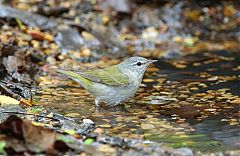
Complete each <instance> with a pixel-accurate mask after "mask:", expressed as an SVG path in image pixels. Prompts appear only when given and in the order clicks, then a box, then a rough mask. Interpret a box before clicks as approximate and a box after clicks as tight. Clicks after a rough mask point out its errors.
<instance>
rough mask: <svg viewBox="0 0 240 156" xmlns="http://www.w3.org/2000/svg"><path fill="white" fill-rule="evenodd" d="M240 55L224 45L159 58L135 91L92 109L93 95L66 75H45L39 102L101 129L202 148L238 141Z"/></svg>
mask: <svg viewBox="0 0 240 156" xmlns="http://www.w3.org/2000/svg"><path fill="white" fill-rule="evenodd" d="M239 60H240V55H239V54H236V53H230V52H225V51H216V52H209V53H197V54H193V55H191V56H187V57H184V58H180V59H176V60H163V59H161V60H160V61H159V62H158V63H156V64H155V65H154V66H151V67H150V68H149V69H148V71H147V73H146V74H145V77H144V80H143V83H142V86H141V88H140V89H139V90H138V92H137V94H136V96H135V97H134V98H131V99H130V100H128V101H126V102H124V103H123V104H121V105H119V106H116V107H107V106H104V104H103V105H102V107H100V108H99V109H98V110H96V108H95V106H94V104H93V97H92V96H91V95H89V94H88V93H87V92H86V91H85V90H84V89H82V88H81V87H79V85H78V84H77V83H75V82H73V81H71V80H69V79H67V78H63V77H64V76H60V75H48V76H45V77H43V79H44V81H42V82H41V84H40V86H41V87H42V90H41V91H40V92H39V93H38V97H39V98H40V104H41V105H45V106H48V107H50V108H54V109H57V110H58V111H59V112H61V113H63V114H65V115H66V116H70V117H75V118H79V122H80V121H82V120H80V119H83V118H89V119H92V120H93V121H94V122H95V123H96V125H97V127H98V129H99V130H100V131H101V133H103V134H106V135H112V136H120V137H127V138H138V139H147V140H152V141H156V142H161V143H165V144H167V145H169V146H172V147H191V148H193V149H201V150H209V151H212V150H220V149H221V150H224V149H237V148H238V147H240V139H239V138H240V127H239V119H238V118H239V95H240V91H239V82H240V81H239V79H240V78H239V71H240V67H239V66H240V62H239Z"/></svg>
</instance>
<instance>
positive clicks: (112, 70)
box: [57, 57, 157, 106]
mask: <svg viewBox="0 0 240 156" xmlns="http://www.w3.org/2000/svg"><path fill="white" fill-rule="evenodd" d="M156 61H157V60H147V59H145V58H143V57H131V58H129V59H127V60H125V61H123V62H121V63H120V64H117V65H113V66H110V67H107V68H103V69H95V70H86V71H78V72H73V71H66V70H57V71H58V72H59V73H62V74H64V75H67V76H68V77H69V78H71V79H73V80H75V81H76V82H78V83H80V85H81V86H82V87H84V88H85V89H86V90H87V91H88V92H89V93H90V94H92V95H94V96H95V105H96V106H98V104H99V102H100V101H104V102H106V103H107V104H108V105H111V106H115V105H117V104H119V103H121V102H122V101H124V100H126V99H128V98H129V97H132V96H133V95H134V94H135V93H136V91H137V89H138V88H139V86H140V84H141V81H142V78H143V75H144V73H145V71H146V69H147V67H148V65H149V64H151V63H153V62H156Z"/></svg>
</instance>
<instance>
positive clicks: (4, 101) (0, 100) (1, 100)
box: [0, 95, 19, 105]
mask: <svg viewBox="0 0 240 156" xmlns="http://www.w3.org/2000/svg"><path fill="white" fill-rule="evenodd" d="M0 104H1V105H10V104H13V105H18V104H19V101H18V100H16V99H14V98H11V97H9V96H4V95H0Z"/></svg>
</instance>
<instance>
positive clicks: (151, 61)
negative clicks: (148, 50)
mask: <svg viewBox="0 0 240 156" xmlns="http://www.w3.org/2000/svg"><path fill="white" fill-rule="evenodd" d="M157 61H158V60H148V61H147V63H148V64H150V63H153V62H157Z"/></svg>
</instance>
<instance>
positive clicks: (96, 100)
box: [94, 99, 99, 107]
mask: <svg viewBox="0 0 240 156" xmlns="http://www.w3.org/2000/svg"><path fill="white" fill-rule="evenodd" d="M94 103H95V105H96V107H98V106H99V99H95V100H94Z"/></svg>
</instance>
